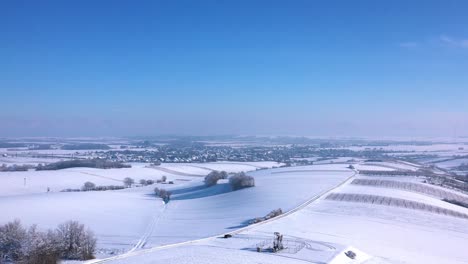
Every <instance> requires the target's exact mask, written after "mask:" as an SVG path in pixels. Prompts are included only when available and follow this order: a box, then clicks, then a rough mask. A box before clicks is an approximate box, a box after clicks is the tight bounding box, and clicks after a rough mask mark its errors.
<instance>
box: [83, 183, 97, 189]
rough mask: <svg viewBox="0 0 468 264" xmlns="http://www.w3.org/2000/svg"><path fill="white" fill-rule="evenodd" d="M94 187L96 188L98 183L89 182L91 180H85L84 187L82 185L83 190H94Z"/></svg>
mask: <svg viewBox="0 0 468 264" xmlns="http://www.w3.org/2000/svg"><path fill="white" fill-rule="evenodd" d="M94 188H96V184H94V183H92V182H89V181H88V182H85V183H84V184H83V187H81V189H82V190H83V191H90V190H93V189H94Z"/></svg>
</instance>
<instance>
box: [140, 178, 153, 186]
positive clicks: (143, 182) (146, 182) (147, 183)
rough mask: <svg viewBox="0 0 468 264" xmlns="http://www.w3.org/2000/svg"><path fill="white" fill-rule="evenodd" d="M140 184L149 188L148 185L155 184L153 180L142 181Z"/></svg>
mask: <svg viewBox="0 0 468 264" xmlns="http://www.w3.org/2000/svg"><path fill="white" fill-rule="evenodd" d="M140 184H141V185H143V186H147V185H151V184H154V181H153V180H145V179H141V180H140Z"/></svg>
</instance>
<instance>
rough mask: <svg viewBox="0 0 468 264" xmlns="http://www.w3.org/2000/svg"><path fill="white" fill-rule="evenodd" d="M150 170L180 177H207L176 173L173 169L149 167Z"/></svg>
mask: <svg viewBox="0 0 468 264" xmlns="http://www.w3.org/2000/svg"><path fill="white" fill-rule="evenodd" d="M148 168H151V169H155V170H159V171H163V172H166V173H169V174H172V175H178V176H187V177H205V176H206V175H200V174H190V173H185V172H180V171H175V170H171V169H168V168H163V167H155V166H149V167H148Z"/></svg>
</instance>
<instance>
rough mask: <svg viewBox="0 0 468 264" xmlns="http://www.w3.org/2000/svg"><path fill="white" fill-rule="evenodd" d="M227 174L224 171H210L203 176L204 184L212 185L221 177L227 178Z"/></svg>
mask: <svg viewBox="0 0 468 264" xmlns="http://www.w3.org/2000/svg"><path fill="white" fill-rule="evenodd" d="M227 177H228V174H227V172H225V171H212V172H210V173H209V174H208V175H206V176H205V185H206V186H213V185H216V184H217V183H218V181H219V180H221V179H227Z"/></svg>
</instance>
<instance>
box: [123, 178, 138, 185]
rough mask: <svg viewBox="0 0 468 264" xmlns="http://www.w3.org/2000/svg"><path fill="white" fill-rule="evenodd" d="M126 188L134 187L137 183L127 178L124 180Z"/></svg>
mask: <svg viewBox="0 0 468 264" xmlns="http://www.w3.org/2000/svg"><path fill="white" fill-rule="evenodd" d="M123 182H124V185H125V187H132V185H133V184H134V183H135V181H134V180H133V179H132V178H129V177H127V178H125V179H124V180H123Z"/></svg>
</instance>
